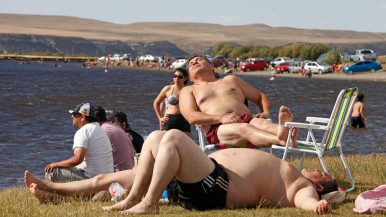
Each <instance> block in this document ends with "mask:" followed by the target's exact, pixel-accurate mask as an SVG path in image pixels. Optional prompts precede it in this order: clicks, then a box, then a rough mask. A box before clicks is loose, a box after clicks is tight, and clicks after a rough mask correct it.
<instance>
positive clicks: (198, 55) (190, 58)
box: [186, 54, 212, 72]
mask: <svg viewBox="0 0 386 217" xmlns="http://www.w3.org/2000/svg"><path fill="white" fill-rule="evenodd" d="M196 57H202V58H204V59H205V61H206V62H208V63H209V64H211V63H212V62H211V61H210V60H209V59H208V58H206V56H204V55H200V54H193V55H191V56H190V57H189V58H188V61H187V62H186V70H187V71H188V72H189V62H190V61H191V60H192V59H193V58H196Z"/></svg>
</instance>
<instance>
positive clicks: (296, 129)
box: [290, 128, 299, 148]
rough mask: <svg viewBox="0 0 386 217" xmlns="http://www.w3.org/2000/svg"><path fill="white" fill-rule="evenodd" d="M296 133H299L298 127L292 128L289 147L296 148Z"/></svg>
mask: <svg viewBox="0 0 386 217" xmlns="http://www.w3.org/2000/svg"><path fill="white" fill-rule="evenodd" d="M298 133H299V128H294V129H293V130H292V135H291V144H290V147H292V148H296V147H297V145H296V138H297V137H298Z"/></svg>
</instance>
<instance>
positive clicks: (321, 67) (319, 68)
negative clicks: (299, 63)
mask: <svg viewBox="0 0 386 217" xmlns="http://www.w3.org/2000/svg"><path fill="white" fill-rule="evenodd" d="M304 69H305V70H307V71H311V72H312V73H318V74H323V73H327V72H332V66H330V65H328V64H326V63H318V62H308V63H306V65H304Z"/></svg>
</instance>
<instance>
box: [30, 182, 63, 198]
mask: <svg viewBox="0 0 386 217" xmlns="http://www.w3.org/2000/svg"><path fill="white" fill-rule="evenodd" d="M29 191H30V192H31V194H32V195H33V196H35V197H36V198H37V199H38V200H39V202H40V203H50V202H51V203H52V202H59V201H62V200H65V199H66V197H65V196H62V195H59V194H54V193H51V192H48V191H43V190H40V189H39V188H38V185H37V184H35V183H31V184H30V187H29Z"/></svg>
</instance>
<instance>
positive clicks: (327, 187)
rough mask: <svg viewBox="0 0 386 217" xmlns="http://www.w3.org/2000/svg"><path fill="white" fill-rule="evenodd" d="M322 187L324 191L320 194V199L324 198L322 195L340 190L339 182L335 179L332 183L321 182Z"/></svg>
mask: <svg viewBox="0 0 386 217" xmlns="http://www.w3.org/2000/svg"><path fill="white" fill-rule="evenodd" d="M320 185H321V186H322V187H323V191H321V192H318V195H319V199H320V198H321V197H322V195H325V194H328V193H330V192H333V191H338V190H339V189H338V181H336V179H334V180H332V181H327V182H321V183H320Z"/></svg>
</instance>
